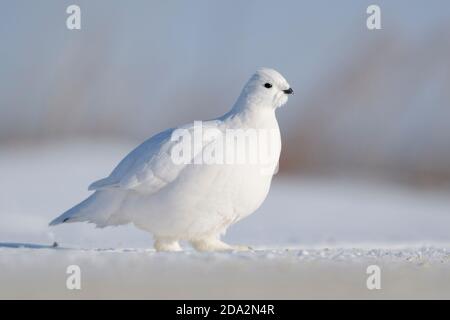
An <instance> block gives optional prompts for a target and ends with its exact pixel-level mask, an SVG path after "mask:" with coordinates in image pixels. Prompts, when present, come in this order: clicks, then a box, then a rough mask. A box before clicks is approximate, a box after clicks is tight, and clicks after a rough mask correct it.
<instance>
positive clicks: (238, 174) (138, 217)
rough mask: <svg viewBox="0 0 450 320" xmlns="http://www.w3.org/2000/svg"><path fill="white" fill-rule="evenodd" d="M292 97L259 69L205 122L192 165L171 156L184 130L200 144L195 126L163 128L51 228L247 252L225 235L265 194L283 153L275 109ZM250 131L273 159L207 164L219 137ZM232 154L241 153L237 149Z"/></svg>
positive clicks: (171, 247)
mask: <svg viewBox="0 0 450 320" xmlns="http://www.w3.org/2000/svg"><path fill="white" fill-rule="evenodd" d="M291 93H293V91H292V89H290V86H289V84H288V83H287V81H286V80H285V79H284V78H283V77H282V76H281V75H280V74H279V73H278V72H277V71H275V70H273V69H261V70H259V71H257V72H256V73H255V74H254V75H253V76H252V77H251V78H250V80H249V81H248V82H247V84H246V85H245V87H244V89H243V90H242V93H241V94H240V96H239V98H238V99H237V101H236V103H235V105H234V106H233V108H232V109H231V110H230V111H229V112H228V113H226V114H225V115H223V116H221V117H219V118H217V119H214V120H208V121H204V122H202V123H201V125H202V129H203V132H213V133H214V134H203V135H201V136H200V140H201V141H200V142H201V147H200V148H197V149H196V148H193V151H192V153H190V154H189V157H188V158H189V160H190V161H189V162H186V161H185V162H182V163H180V162H179V161H174V158H173V155H174V153H173V150H175V149H180V147H181V144H182V143H183V142H182V139H174V134H175V133H178V132H179V130H178V131H177V129H183V130H184V131H183V132H187V133H191V134H192V135H191V136H193V137H194V139H195V138H196V136H195V130H196V125H197V123H192V124H188V125H186V126H183V127H181V128H172V129H168V130H165V131H163V132H161V133H158V134H156V135H155V136H153V137H151V138H150V139H148V140H147V141H145V142H144V143H142V144H141V145H140V146H138V147H137V148H136V149H134V150H133V151H132V152H130V153H129V154H128V155H127V156H126V157H125V158H124V159H123V160H122V161H121V162H120V163H119V164H118V165H117V167H116V168H115V169H114V170H113V171H112V173H111V174H110V175H109V176H108V177H106V178H104V179H101V180H98V181H96V182H94V183H92V184H91V185H90V186H89V190H93V191H95V192H94V193H93V194H92V195H91V196H90V197H88V198H87V199H86V200H84V201H82V202H81V203H79V204H78V205H76V206H74V207H73V208H71V209H69V210H68V211H66V212H65V213H63V214H62V215H61V216H59V217H58V218H56V219H55V220H53V221H52V222H51V223H50V225H56V224H60V223H68V222H78V221H87V222H92V223H95V224H96V225H97V226H98V227H105V226H112V225H121V224H127V223H133V224H134V225H136V226H137V227H138V228H141V229H143V230H146V231H149V232H150V233H152V234H153V236H154V238H155V248H156V249H157V250H165V251H177V250H181V247H180V245H179V241H180V240H187V241H189V242H190V243H191V244H192V245H193V246H194V248H196V249H197V250H201V251H212V250H236V249H238V250H239V249H246V248H248V247H245V246H231V245H229V244H226V243H224V242H222V241H221V240H220V236H221V235H222V234H223V233H224V232H225V231H226V229H227V228H228V227H229V226H230V225H231V224H233V223H235V222H237V221H239V220H241V219H242V218H244V217H246V216H248V215H249V214H251V213H253V212H254V211H255V210H256V209H257V208H258V207H259V206H260V205H261V204H262V202H263V201H264V199H265V198H266V196H267V193H268V191H269V188H270V183H271V180H272V176H273V174H275V171H276V168H277V165H278V160H279V155H280V150H281V139H280V132H279V128H278V122H277V119H276V117H275V110H276V109H277V108H278V107H280V106H282V105H283V104H285V103H286V102H287V97H288V94H291ZM233 130H235V131H233ZM246 130H250V131H251V130H253V131H255V132H257V133H259V132H263V133H264V134H260V135H258V140H257V144H258V150H265V151H266V152H268V153H269V157H267V159H268V160H269V161H268V162H267V161H266V162H263V161H256V162H255V161H251V159H250V157H244V159H245V161H244V162H236V161H235V162H226V163H205V161H202V159H204V157H205V154H206V153H207V152H208V153H209V154H211V146H212V145H214V146H215V147H218V146H222V144H219V143H218V142H219V139H221V138H219V137H224V136H226V135H227V134H228V133H229V132H239V131H246ZM197 138H198V137H197ZM221 141H223V140H221ZM185 142H186V141H184V143H185ZM196 142H198V141H196ZM196 142H194V144H195V143H196ZM184 146H185V145H184ZM227 146H228V145H227ZM246 147H247V149H248V145H246ZM208 148H210V149H209V150H208ZM217 150H218V149H217ZM221 150H223V153H224V154H225V155H224V158H226V156H227V154H228V155H229V154H230V152H231V149H230V148H228V149H227V147H225V148H222V149H221ZM241 151H242V150H241ZM245 151H246V152H247V151H248V150H245ZM233 152H239V149H235V148H233ZM213 154H214V153H213ZM237 156H238V155H236V157H237ZM258 160H260V159H258Z"/></svg>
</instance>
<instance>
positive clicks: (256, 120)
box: [221, 97, 278, 128]
mask: <svg viewBox="0 0 450 320" xmlns="http://www.w3.org/2000/svg"><path fill="white" fill-rule="evenodd" d="M240 98H241V97H240ZM258 102H259V103H258ZM221 120H225V121H229V122H233V123H234V122H236V125H239V126H245V127H250V128H273V127H278V123H277V119H276V116H275V109H274V108H273V107H272V106H269V105H264V104H262V103H260V101H254V100H241V99H238V101H236V103H235V105H234V106H233V108H231V110H230V111H229V112H227V113H226V114H225V115H223V116H222V117H221Z"/></svg>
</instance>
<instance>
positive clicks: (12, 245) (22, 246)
mask: <svg viewBox="0 0 450 320" xmlns="http://www.w3.org/2000/svg"><path fill="white" fill-rule="evenodd" d="M0 248H10V249H64V248H60V247H59V246H58V244H57V243H56V242H55V243H53V244H51V245H45V244H36V243H23V242H0Z"/></svg>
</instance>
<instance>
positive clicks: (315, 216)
mask: <svg viewBox="0 0 450 320" xmlns="http://www.w3.org/2000/svg"><path fill="white" fill-rule="evenodd" d="M0 3H1V10H0V38H1V40H2V44H1V46H0V174H1V176H2V183H1V186H0V200H1V202H0V221H3V222H2V223H0V241H19V242H20V241H41V242H42V241H50V240H52V239H54V238H57V239H60V240H61V239H63V241H65V242H66V243H74V244H77V245H80V244H82V245H85V246H89V245H92V246H96V245H97V246H104V245H105V244H108V245H109V244H110V245H114V246H116V245H140V244H142V245H143V246H145V241H150V240H149V237H148V235H144V234H141V233H140V232H139V231H136V230H135V229H133V231H130V230H128V229H126V228H127V227H125V228H122V229H120V230H121V231H108V230H109V229H107V230H105V231H101V232H100V233H98V231H94V230H93V228H92V227H91V226H86V225H70V226H62V227H58V229H52V230H53V231H49V230H50V229H48V228H47V226H46V224H47V222H48V221H49V220H50V219H51V218H53V217H55V216H57V215H58V214H59V213H61V212H62V211H64V210H66V209H67V208H69V207H71V206H72V205H73V204H75V203H77V202H78V201H80V200H81V199H82V198H83V197H84V196H86V195H88V194H89V193H88V192H87V191H86V188H87V185H88V184H89V183H90V182H92V181H94V180H96V179H98V178H102V177H104V176H106V175H107V174H108V173H109V172H110V171H111V170H112V169H113V167H114V165H115V164H116V163H117V162H118V161H119V160H120V159H121V158H122V157H123V156H124V155H126V153H127V152H128V151H130V150H131V148H133V147H134V146H136V145H137V144H138V143H140V142H142V141H143V140H145V139H146V138H148V137H149V136H151V135H153V134H155V133H157V132H159V131H161V130H162V129H165V128H167V127H172V126H176V125H179V124H182V123H186V122H189V121H192V120H200V119H208V118H213V117H216V116H219V115H221V114H223V113H225V112H226V111H228V109H229V108H230V107H231V105H232V104H233V103H234V101H235V99H236V98H237V96H238V94H239V92H240V90H241V88H242V86H243V84H244V83H245V82H246V81H247V79H248V78H249V76H250V75H251V74H252V73H253V72H254V71H255V70H256V69H258V68H260V67H271V68H275V69H277V70H278V71H280V72H281V73H282V74H283V75H284V76H285V77H286V79H287V80H288V81H289V83H290V84H291V86H292V87H293V88H294V90H295V93H296V94H295V96H293V97H292V98H291V99H290V101H289V103H288V104H287V105H286V106H284V107H283V108H282V109H280V110H279V111H278V119H279V123H280V127H281V131H282V136H283V150H282V156H281V165H280V173H279V176H277V177H276V178H275V181H274V186H273V188H272V191H271V194H270V195H269V198H268V200H267V203H266V204H264V205H263V207H262V208H261V209H260V213H259V214H258V215H254V216H252V217H250V218H248V219H247V220H245V221H244V222H243V223H242V224H240V225H237V226H236V227H233V228H232V229H231V230H230V233H229V235H228V237H230V239H232V241H233V240H236V241H238V240H239V241H241V240H242V241H247V242H253V243H255V244H267V245H270V244H292V245H298V244H303V243H312V244H317V243H324V242H325V243H336V242H337V243H345V242H350V243H355V242H361V243H362V242H383V243H384V242H388V243H399V242H415V241H419V242H423V241H443V242H446V243H448V242H449V241H450V232H449V231H450V230H449V229H450V224H449V223H450V125H449V120H450V90H449V89H450V58H449V57H450V2H449V1H445V0H441V1H439V0H433V1H424V0H423V1H418V0H416V1H409V0H408V1H406V0H398V1H381V0H378V1H375V2H374V1H324V0H319V1H294V0H293V1H287V0H285V1H267V0H257V1H256V0H255V1H250V0H248V1H237V0H230V1H207V0H198V1H181V0H180V1H175V0H173V1H127V2H124V1H113V0H110V1H100V0H97V1H82V0H79V1H76V2H74V1H60V0H54V1H52V0H45V1H39V2H38V1H12V0H1V2H0ZM74 3H75V4H77V5H79V6H80V7H81V30H68V29H67V28H66V19H67V17H68V15H67V14H66V12H65V11H66V8H67V6H69V5H71V4H74ZM373 3H376V4H378V5H379V6H380V7H381V24H382V29H381V30H373V31H370V30H368V29H367V27H366V19H367V17H368V14H366V8H367V7H368V6H369V5H370V4H373ZM280 208H281V210H280ZM124 230H125V231H124Z"/></svg>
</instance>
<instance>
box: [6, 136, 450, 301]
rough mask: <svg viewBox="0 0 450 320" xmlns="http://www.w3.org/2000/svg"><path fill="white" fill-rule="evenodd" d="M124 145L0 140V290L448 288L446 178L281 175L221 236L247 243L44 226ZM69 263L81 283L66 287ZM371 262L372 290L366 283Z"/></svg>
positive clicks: (300, 293)
mask: <svg viewBox="0 0 450 320" xmlns="http://www.w3.org/2000/svg"><path fill="white" fill-rule="evenodd" d="M134 145H135V143H134V142H133V143H130V142H123V143H120V144H118V143H117V142H114V143H113V142H108V141H90V142H86V141H66V142H61V143H53V144H48V145H38V146H35V147H32V146H22V147H19V146H9V147H6V146H3V147H2V148H1V149H0V175H1V176H2V184H0V270H1V271H2V272H0V298H194V299H195V298H364V297H367V298H395V297H401V298H419V297H422V298H450V272H449V271H450V270H449V269H450V246H449V245H448V244H449V243H450V232H448V231H449V227H448V226H449V225H450V214H449V212H450V197H449V194H450V191H449V190H446V189H441V190H431V189H415V188H412V187H405V186H400V185H392V184H390V185H389V184H386V183H384V182H382V181H379V182H374V181H370V180H368V179H363V178H360V179H347V180H345V179H338V178H333V179H331V178H318V177H305V176H298V177H286V176H282V175H280V176H277V177H275V180H274V183H273V186H272V189H271V191H270V194H269V197H268V199H267V200H266V202H265V203H264V204H263V206H262V207H261V208H260V209H259V210H258V212H257V213H255V214H254V215H252V216H250V217H249V218H247V219H246V220H244V221H242V222H241V223H239V224H237V225H235V226H233V227H231V228H230V230H229V232H228V233H227V235H226V237H225V239H226V240H227V241H228V242H230V243H237V244H249V245H251V246H252V247H253V248H254V251H252V252H247V253H237V252H235V253H207V254H204V253H203V254H202V253H197V252H195V251H193V250H192V249H190V248H189V247H187V246H186V245H185V247H186V251H185V252H181V253H156V252H154V250H153V249H151V248H152V240H151V237H150V235H148V234H146V233H145V232H142V231H140V230H138V229H136V228H135V227H133V226H124V227H116V228H105V229H96V228H94V227H93V226H92V225H89V224H70V225H64V226H61V227H56V228H55V227H52V228H50V227H48V225H47V224H48V222H49V221H50V220H51V219H52V218H54V217H55V216H57V215H58V214H59V213H61V212H62V211H64V210H65V209H67V208H69V207H70V206H72V205H73V204H74V203H76V202H77V201H79V200H81V199H82V198H83V197H85V196H87V195H88V194H89V192H88V191H87V185H89V183H90V182H92V181H94V180H96V179H99V178H102V177H104V176H106V175H107V174H108V173H109V171H110V170H111V169H112V168H113V167H114V165H115V164H116V163H117V161H119V160H120V159H121V158H122V157H123V156H124V155H125V154H126V153H127V152H128V151H129V150H130V149H131V148H132V147H133V146H134ZM54 241H56V242H58V244H59V246H58V247H57V248H52V244H53V242H54ZM70 264H77V265H79V266H80V267H81V270H82V290H80V291H70V290H67V289H66V287H65V281H66V277H67V274H66V268H67V266H68V265H70ZM371 264H377V265H379V266H380V267H381V270H382V289H381V290H368V289H367V288H366V285H365V284H366V278H367V276H368V275H367V274H366V268H367V266H369V265H371Z"/></svg>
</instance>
